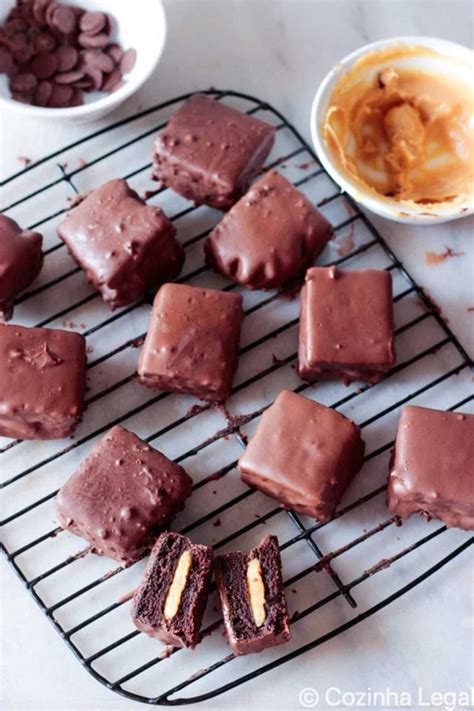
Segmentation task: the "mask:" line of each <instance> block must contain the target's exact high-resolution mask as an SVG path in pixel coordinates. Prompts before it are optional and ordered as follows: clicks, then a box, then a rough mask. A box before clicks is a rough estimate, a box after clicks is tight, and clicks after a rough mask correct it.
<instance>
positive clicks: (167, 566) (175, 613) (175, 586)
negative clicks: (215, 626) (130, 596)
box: [132, 533, 212, 647]
mask: <svg viewBox="0 0 474 711" xmlns="http://www.w3.org/2000/svg"><path fill="white" fill-rule="evenodd" d="M211 563H212V551H211V550H210V549H209V548H207V547H206V546H199V545H192V544H191V542H190V541H189V540H188V539H187V538H186V537H185V536H181V535H179V534H174V533H165V534H163V535H162V536H161V537H160V539H159V540H158V542H157V544H156V546H155V548H154V550H153V552H152V555H151V558H150V561H149V565H148V567H147V571H146V573H145V577H144V580H143V583H142V585H141V586H140V588H139V590H138V591H137V594H136V599H135V605H134V608H133V612H132V615H133V617H134V621H135V624H136V626H137V627H138V628H139V629H141V630H142V631H144V632H146V633H147V634H149V635H151V636H154V637H158V638H159V639H161V640H162V641H164V642H165V643H169V644H174V645H180V646H185V647H194V646H196V644H198V642H199V641H200V639H201V638H200V634H199V629H200V626H201V621H202V617H203V615H204V611H205V607H206V601H207V587H208V583H209V578H210V573H211ZM172 596H173V597H174V599H172Z"/></svg>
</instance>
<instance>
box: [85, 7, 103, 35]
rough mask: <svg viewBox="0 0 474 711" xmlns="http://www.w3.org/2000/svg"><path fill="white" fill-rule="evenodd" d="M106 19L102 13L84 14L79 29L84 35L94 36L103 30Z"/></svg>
mask: <svg viewBox="0 0 474 711" xmlns="http://www.w3.org/2000/svg"><path fill="white" fill-rule="evenodd" d="M106 23H107V17H106V15H104V13H103V12H85V13H84V14H83V16H82V17H81V22H80V25H79V27H80V28H81V32H85V34H86V35H96V34H97V33H98V32H100V31H101V30H103V29H104V27H105V25H106Z"/></svg>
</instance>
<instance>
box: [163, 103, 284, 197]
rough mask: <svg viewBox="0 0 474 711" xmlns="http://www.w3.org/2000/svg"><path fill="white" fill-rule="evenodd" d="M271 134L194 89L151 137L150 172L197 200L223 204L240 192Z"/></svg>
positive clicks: (257, 167) (270, 141)
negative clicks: (190, 95) (151, 155)
mask: <svg viewBox="0 0 474 711" xmlns="http://www.w3.org/2000/svg"><path fill="white" fill-rule="evenodd" d="M274 140H275V129H274V128H273V126H270V125H269V124H267V123H264V122H263V121H260V120H259V119H256V118H254V117H253V116H249V115H247V114H243V113H241V112H240V111H236V110H235V109H232V108H230V107H229V106H226V105H225V104H223V103H222V102H220V101H214V100H213V99H210V98H209V97H208V96H205V95H204V94H194V96H192V97H191V98H190V99H188V100H187V101H186V102H185V103H184V104H183V105H182V106H181V108H180V109H179V110H178V111H177V112H176V113H175V114H173V116H172V117H171V119H170V121H169V122H168V125H167V127H166V128H165V129H164V130H163V131H162V132H161V133H160V134H158V136H157V138H156V140H155V144H154V167H153V177H154V178H155V179H156V180H159V181H160V182H162V183H163V184H164V185H167V186H168V187H169V188H172V189H173V190H175V191H176V192H177V193H179V194H180V195H183V196H184V197H185V198H188V199H189V200H194V202H196V203H198V204H201V203H204V204H206V205H211V206H212V207H217V208H218V209H227V208H229V207H230V206H231V205H233V204H234V203H235V202H236V201H237V200H238V199H239V198H240V197H241V196H242V195H243V194H244V193H245V191H246V190H247V188H248V186H249V184H250V180H251V179H252V178H253V176H254V175H256V174H257V173H258V171H259V170H260V168H261V167H262V165H263V162H264V160H265V158H266V157H267V155H268V154H269V152H270V150H271V148H272V146H273V142H274Z"/></svg>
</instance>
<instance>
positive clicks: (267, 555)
mask: <svg viewBox="0 0 474 711" xmlns="http://www.w3.org/2000/svg"><path fill="white" fill-rule="evenodd" d="M254 559H258V560H259V561H260V566H261V571H262V580H263V584H264V589H265V613H266V617H265V621H264V623H263V625H261V626H260V627H257V626H256V624H255V620H254V618H253V614H252V609H251V605H250V598H249V592H248V586H247V565H248V563H249V561H251V560H254ZM215 574H216V587H217V590H218V592H219V596H220V599H221V605H222V612H223V615H224V624H225V628H226V633H227V639H228V640H229V644H230V646H231V648H232V651H233V653H234V654H235V655H242V654H251V653H254V652H261V651H263V650H264V649H267V648H268V647H274V646H276V645H278V644H284V643H285V642H288V640H289V639H290V636H291V635H290V621H289V617H288V609H287V605H286V599H285V592H284V588H283V578H282V572H281V558H280V550H279V547H278V539H277V537H276V536H265V538H264V539H263V541H261V543H259V545H258V546H255V548H253V549H252V550H251V551H250V553H248V554H246V553H241V552H240V551H232V552H231V553H226V554H225V555H222V556H218V557H217V558H216V563H215Z"/></svg>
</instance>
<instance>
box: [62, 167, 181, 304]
mask: <svg viewBox="0 0 474 711" xmlns="http://www.w3.org/2000/svg"><path fill="white" fill-rule="evenodd" d="M58 234H59V236H60V237H61V239H62V240H64V242H65V243H66V245H67V247H68V249H69V251H70V252H71V254H72V256H73V257H74V259H75V260H76V262H77V263H78V264H79V266H80V267H82V269H84V271H85V272H86V276H87V278H88V280H89V282H90V283H91V284H92V286H93V287H94V288H95V289H97V290H98V291H100V293H101V294H102V298H103V299H104V301H106V302H107V303H109V304H110V306H111V307H112V308H115V307H116V306H126V305H127V304H130V303H132V302H133V301H136V300H137V299H139V298H141V297H142V296H143V294H144V293H145V291H146V289H148V288H149V287H151V286H154V285H156V284H159V283H162V282H163V281H167V280H171V279H174V278H175V277H176V276H177V275H178V274H179V272H180V270H181V267H182V265H183V261H184V250H183V247H182V246H181V244H180V243H179V242H178V241H177V240H176V239H175V235H176V230H175V228H174V225H173V224H172V223H171V222H170V221H169V220H168V218H167V217H166V215H165V214H164V213H163V212H162V210H160V208H159V207H153V206H151V205H146V204H145V203H144V201H143V200H142V199H141V198H140V197H139V196H138V195H137V193H136V192H135V191H134V190H132V189H131V188H130V187H129V186H128V185H127V183H126V182H125V180H121V179H117V180H109V182H107V183H104V185H102V186H101V187H100V188H97V189H96V190H93V191H92V192H91V193H89V195H88V196H87V197H86V198H85V199H84V200H83V201H82V202H81V203H79V205H78V206H77V207H75V208H74V209H73V210H71V211H70V212H69V213H68V214H67V216H66V218H65V219H64V220H63V222H61V224H60V225H59V227H58Z"/></svg>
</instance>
